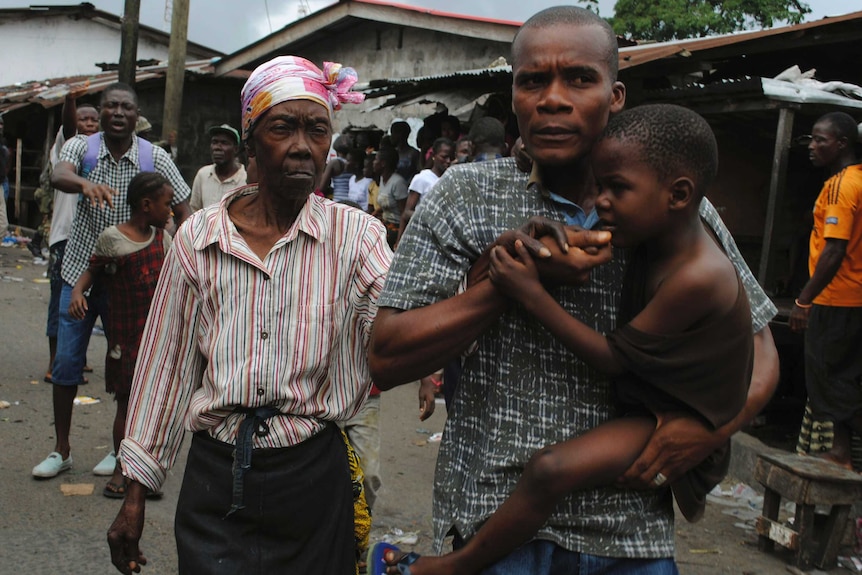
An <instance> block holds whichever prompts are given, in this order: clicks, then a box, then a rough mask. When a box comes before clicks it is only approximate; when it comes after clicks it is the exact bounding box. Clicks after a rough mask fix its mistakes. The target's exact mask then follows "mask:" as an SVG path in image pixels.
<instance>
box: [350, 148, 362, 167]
mask: <svg viewBox="0 0 862 575" xmlns="http://www.w3.org/2000/svg"><path fill="white" fill-rule="evenodd" d="M347 159H348V160H353V161H354V162H356V165H357V166H361V165H362V164H363V163H364V162H365V150H363V149H360V148H351V149H349V150H348V151H347Z"/></svg>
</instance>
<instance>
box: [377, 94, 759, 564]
mask: <svg viewBox="0 0 862 575" xmlns="http://www.w3.org/2000/svg"><path fill="white" fill-rule="evenodd" d="M592 166H593V173H594V176H595V178H596V181H597V184H598V186H599V195H598V197H597V199H596V209H597V210H598V215H599V217H600V218H601V221H602V223H603V224H604V227H605V229H607V230H609V231H611V232H612V234H613V239H612V242H613V244H614V245H615V246H617V247H622V248H634V250H633V253H632V254H631V256H630V260H629V263H628V268H627V275H626V282H625V286H624V291H623V296H622V303H621V309H620V322H621V323H624V325H623V326H622V327H619V328H618V329H617V330H616V331H614V332H613V333H611V334H610V335H608V336H607V337H606V336H604V335H603V334H601V333H598V332H596V331H594V330H593V329H591V328H590V327H588V326H586V325H585V324H583V323H581V322H580V321H578V320H577V319H575V318H574V317H572V316H571V315H569V314H568V313H566V311H565V310H564V309H563V307H562V306H560V305H559V303H557V301H556V300H554V299H553V297H552V296H551V295H550V294H549V293H548V292H547V291H546V290H545V288H544V286H543V285H542V284H541V283H540V281H539V275H538V272H537V270H536V267H535V264H534V263H533V261H532V259H531V257H530V255H529V253H528V252H527V250H526V248H525V247H524V246H523V245H522V244H521V243H520V242H516V243H515V251H516V253H515V254H514V255H512V254H509V253H508V252H507V251H506V250H505V248H502V247H500V246H498V247H495V248H493V250H492V252H491V270H490V275H491V280H492V281H493V283H494V285H495V286H496V287H497V288H498V289H500V290H502V291H503V292H504V293H506V294H507V295H508V296H509V297H511V298H512V299H513V300H515V301H517V302H518V303H519V304H520V305H521V306H522V307H523V309H524V311H525V312H527V313H529V314H530V315H532V316H533V317H534V318H535V319H536V320H538V321H539V322H541V323H542V324H543V325H544V326H545V327H546V328H547V329H548V330H549V331H550V332H551V333H552V334H553V335H554V336H555V337H556V338H557V339H559V341H561V342H562V343H563V344H564V345H566V346H567V347H569V348H570V349H571V350H572V351H574V352H575V354H577V355H578V356H579V357H580V358H581V359H582V360H583V361H585V362H586V363H588V364H589V365H591V366H592V367H593V368H595V369H597V370H599V371H602V372H604V373H607V374H609V375H612V376H615V377H616V381H615V385H616V387H615V391H616V395H617V399H618V402H619V405H620V411H619V413H620V415H621V417H619V418H618V419H613V420H610V421H607V422H605V423H604V424H602V425H600V426H598V427H596V428H594V429H593V430H591V431H589V432H587V433H585V434H583V435H581V436H579V437H576V438H573V439H570V440H568V441H566V442H564V443H560V444H557V445H552V446H549V447H545V448H543V449H541V450H539V451H538V452H536V453H535V454H534V455H533V457H532V458H531V460H530V462H529V463H528V464H527V466H526V468H525V470H524V474H523V476H522V477H521V479H520V481H519V482H518V484H517V486H516V488H515V490H514V492H513V493H512V494H511V496H510V497H509V498H508V499H507V500H506V501H505V502H504V503H503V504H502V506H501V507H500V508H499V509H498V510H497V511H496V512H495V513H494V514H493V515H492V516H491V517H490V518H489V519H488V521H487V522H486V523H485V524H484V525H483V526H482V528H481V529H480V530H479V531H478V533H477V534H476V535H475V536H474V537H472V538H471V539H469V540H468V542H467V543H466V545H465V546H464V547H462V548H461V549H458V550H457V551H455V552H453V553H450V554H448V555H444V556H442V557H418V556H417V555H415V554H409V555H402V554H401V553H398V552H397V550H396V549H392V547H391V546H388V547H387V546H386V545H385V544H378V545H377V546H375V547H374V548H372V550H371V556H370V560H369V572H370V573H372V574H374V573H402V574H403V573H411V574H412V575H422V574H426V573H452V574H455V573H457V574H459V575H461V574H466V573H478V572H480V571H481V570H482V569H483V568H484V567H487V566H489V565H491V564H493V563H494V562H496V561H498V560H499V559H501V558H503V557H505V556H507V555H508V554H510V553H511V552H512V551H514V550H515V549H516V548H517V547H519V546H520V545H522V544H524V543H526V542H527V541H529V540H530V539H531V538H532V537H533V536H534V535H535V534H536V532H537V531H538V530H539V528H540V527H541V526H542V525H543V524H544V523H545V522H546V521H547V520H548V518H549V517H550V516H551V514H552V512H553V510H554V508H555V507H556V505H557V504H558V503H559V501H560V500H561V499H562V498H563V497H564V496H565V495H566V494H568V493H569V492H571V491H573V490H579V489H585V488H590V487H594V486H597V485H605V484H611V483H613V482H614V481H615V480H616V479H617V478H618V477H619V476H620V475H621V474H622V473H623V472H625V471H626V470H627V469H628V467H629V466H630V465H631V464H632V463H633V462H634V461H635V459H637V457H638V455H639V454H640V452H641V451H642V450H643V449H644V447H645V446H646V444H647V442H648V440H649V438H650V436H651V435H652V433H653V431H654V430H655V424H656V420H655V417H654V415H653V414H654V413H659V412H668V411H680V412H684V413H686V414H688V416H690V417H693V418H699V419H701V420H703V421H704V422H706V423H707V424H708V425H709V426H712V427H714V428H718V427H720V426H722V425H724V424H725V423H727V422H728V421H730V420H731V419H733V418H734V416H736V415H737V413H738V412H739V411H740V409H741V408H742V407H743V405H744V404H745V399H746V395H747V390H748V383H749V381H750V377H751V369H752V358H753V339H752V327H751V319H750V311H749V306H748V300H747V298H746V295H745V291H744V289H743V285H742V282H741V280H740V279H739V277H738V275H737V274H736V271H735V269H734V267H733V265H732V264H731V262H730V260H728V258H727V257H726V255H725V254H724V252H723V251H722V248H721V247H720V246H719V245H718V243H717V242H716V241H715V240H714V239H713V238H712V236H711V235H710V233H709V232H707V230H706V229H705V228H704V226H703V224H702V223H701V220H700V217H699V216H698V207H699V205H700V201H701V198H702V197H703V194H704V192H705V190H706V189H707V188H708V187H709V185H710V184H711V183H712V181H713V179H714V178H715V175H716V172H717V166H718V152H717V144H716V141H715V136H714V135H713V133H712V130H711V129H710V128H709V125H708V124H707V123H706V121H705V120H704V119H703V118H701V117H700V116H698V115H697V114H695V113H694V112H692V111H690V110H687V109H685V108H681V107H679V106H671V105H651V106H641V107H638V108H634V109H632V110H629V111H626V112H622V113H621V114H619V115H618V116H615V117H614V118H612V119H611V121H610V122H609V124H608V127H607V129H606V131H605V134H604V135H603V137H602V139H601V140H600V141H599V142H598V143H597V144H596V146H595V147H594V148H593V151H592ZM543 241H551V240H550V238H548V239H547V240H543ZM626 322H627V323H626ZM729 456H730V451H729V446H728V445H725V446H724V447H723V448H721V449H719V450H717V451H715V452H713V453H712V454H711V455H710V456H709V457H708V458H707V459H706V460H705V461H703V462H701V463H700V464H699V465H698V466H697V467H695V468H694V469H692V470H691V471H690V472H688V473H687V474H685V475H684V476H682V477H681V478H680V479H679V480H677V481H675V482H673V484H672V485H671V486H670V487H671V489H672V491H673V493H674V495H675V497H676V500H677V504H678V506H679V508H680V510H681V511H682V513H683V515H684V516H685V517H686V519H688V520H689V521H696V520H698V519H699V518H700V517H701V516H702V514H703V510H704V505H705V497H706V494H707V493H708V492H709V491H710V490H711V489H712V487H713V486H714V485H715V484H717V483H718V482H719V481H720V480H721V479H722V478H723V476H724V474H725V473H726V472H727V466H728V462H729ZM664 481H666V479H665V478H664V477H663V476H662V475H661V474H659V475H657V476H656V479H655V483H656V484H661V483H664Z"/></svg>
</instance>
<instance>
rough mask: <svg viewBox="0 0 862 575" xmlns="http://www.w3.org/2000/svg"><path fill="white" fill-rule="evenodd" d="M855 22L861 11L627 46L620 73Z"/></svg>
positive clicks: (622, 49) (621, 51) (621, 49)
mask: <svg viewBox="0 0 862 575" xmlns="http://www.w3.org/2000/svg"><path fill="white" fill-rule="evenodd" d="M855 20H862V12H851V13H850V14H844V15H842V16H829V17H826V18H821V19H820V20H815V21H813V22H805V23H803V24H794V25H792V26H780V27H776V28H765V29H763V30H752V31H744V32H734V33H732V34H722V35H718V36H708V37H706V38H689V39H685V40H673V41H670V42H658V43H655V44H642V45H639V46H628V47H624V48H620V70H624V69H626V68H633V67H635V66H640V65H642V64H646V63H647V62H652V61H654V60H659V59H662V58H668V57H671V56H681V57H689V56H692V55H694V54H695V53H697V52H704V51H707V50H713V49H716V48H723V47H727V46H733V45H737V44H744V43H749V42H756V41H758V40H762V39H766V38H771V37H774V36H783V35H799V34H803V33H805V32H806V31H808V30H813V29H817V28H822V27H824V26H831V25H833V24H841V23H844V22H852V21H855Z"/></svg>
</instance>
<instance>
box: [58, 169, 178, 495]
mask: <svg viewBox="0 0 862 575" xmlns="http://www.w3.org/2000/svg"><path fill="white" fill-rule="evenodd" d="M173 197H174V190H173V188H172V187H171V185H170V184H169V183H168V180H167V179H165V177H164V176H162V175H161V174H157V173H155V172H141V173H139V174H138V175H136V176H135V177H134V178H133V179H132V181H131V182H130V183H129V189H128V203H129V205H130V206H131V209H132V216H131V217H130V218H129V219H128V220H127V221H125V222H123V223H122V224H119V225H116V226H111V227H109V228H107V229H106V230H105V231H103V232H102V233H101V234H100V235H99V239H98V241H97V242H96V249H95V252H94V254H93V256H92V257H91V258H90V266H89V267H88V268H87V270H86V271H85V272H84V273H83V275H81V277H80V279H79V280H78V282H77V283H76V284H75V287H74V289H73V290H72V301H71V303H70V304H69V314H70V315H71V316H72V317H75V318H76V319H82V318H83V317H84V314H85V313H86V311H87V299H86V298H85V297H84V292H86V291H87V290H89V289H90V287H92V285H93V283H94V282H96V281H101V282H105V284H104V285H105V287H106V290H107V293H108V309H109V317H108V321H107V325H106V326H105V328H106V330H105V332H106V335H107V338H108V353H107V355H106V357H105V390H106V391H108V392H109V393H113V394H114V398H115V399H116V401H117V413H116V416H115V417H114V429H113V435H114V452H115V453H117V452H118V451H119V448H120V441H122V439H123V437H124V435H125V427H126V415H127V412H128V407H129V394H130V392H131V388H132V375H133V373H134V371H135V361H136V360H137V358H138V347H139V346H140V344H141V335H142V334H143V331H144V324H145V323H146V321H147V313H148V312H149V310H150V302H151V301H152V299H153V293H154V292H155V289H156V282H157V280H158V279H159V272H160V271H161V269H162V263H163V262H164V259H165V252H166V251H167V249H168V248H169V247H170V245H171V238H170V236H169V235H168V234H166V233H165V232H164V227H165V224H166V223H167V222H168V219H169V218H170V217H171V215H172V213H171V201H172V200H173ZM125 490H126V486H125V479H124V478H123V474H122V472H121V470H120V464H119V461H118V462H117V465H116V467H115V468H114V473H113V476H112V477H111V479H110V480H109V481H108V483H107V485H105V488H104V490H103V491H102V494H103V495H104V496H105V497H111V498H122V497H123V496H124V495H125Z"/></svg>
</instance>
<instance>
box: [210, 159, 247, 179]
mask: <svg viewBox="0 0 862 575" xmlns="http://www.w3.org/2000/svg"><path fill="white" fill-rule="evenodd" d="M209 169H210V171H209V177H211V178H215V180H216V181H217V182H219V183H221V184H232V183H235V182H237V181H238V180H239V179H240V177H242V176H245V166H243V165H242V164H240V165H239V169H238V170H237V171H236V172H234V173H233V175H232V176H231V177H229V178H227V179H226V180H220V179H219V177H218V174H216V169H215V164H210V165H209Z"/></svg>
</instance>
